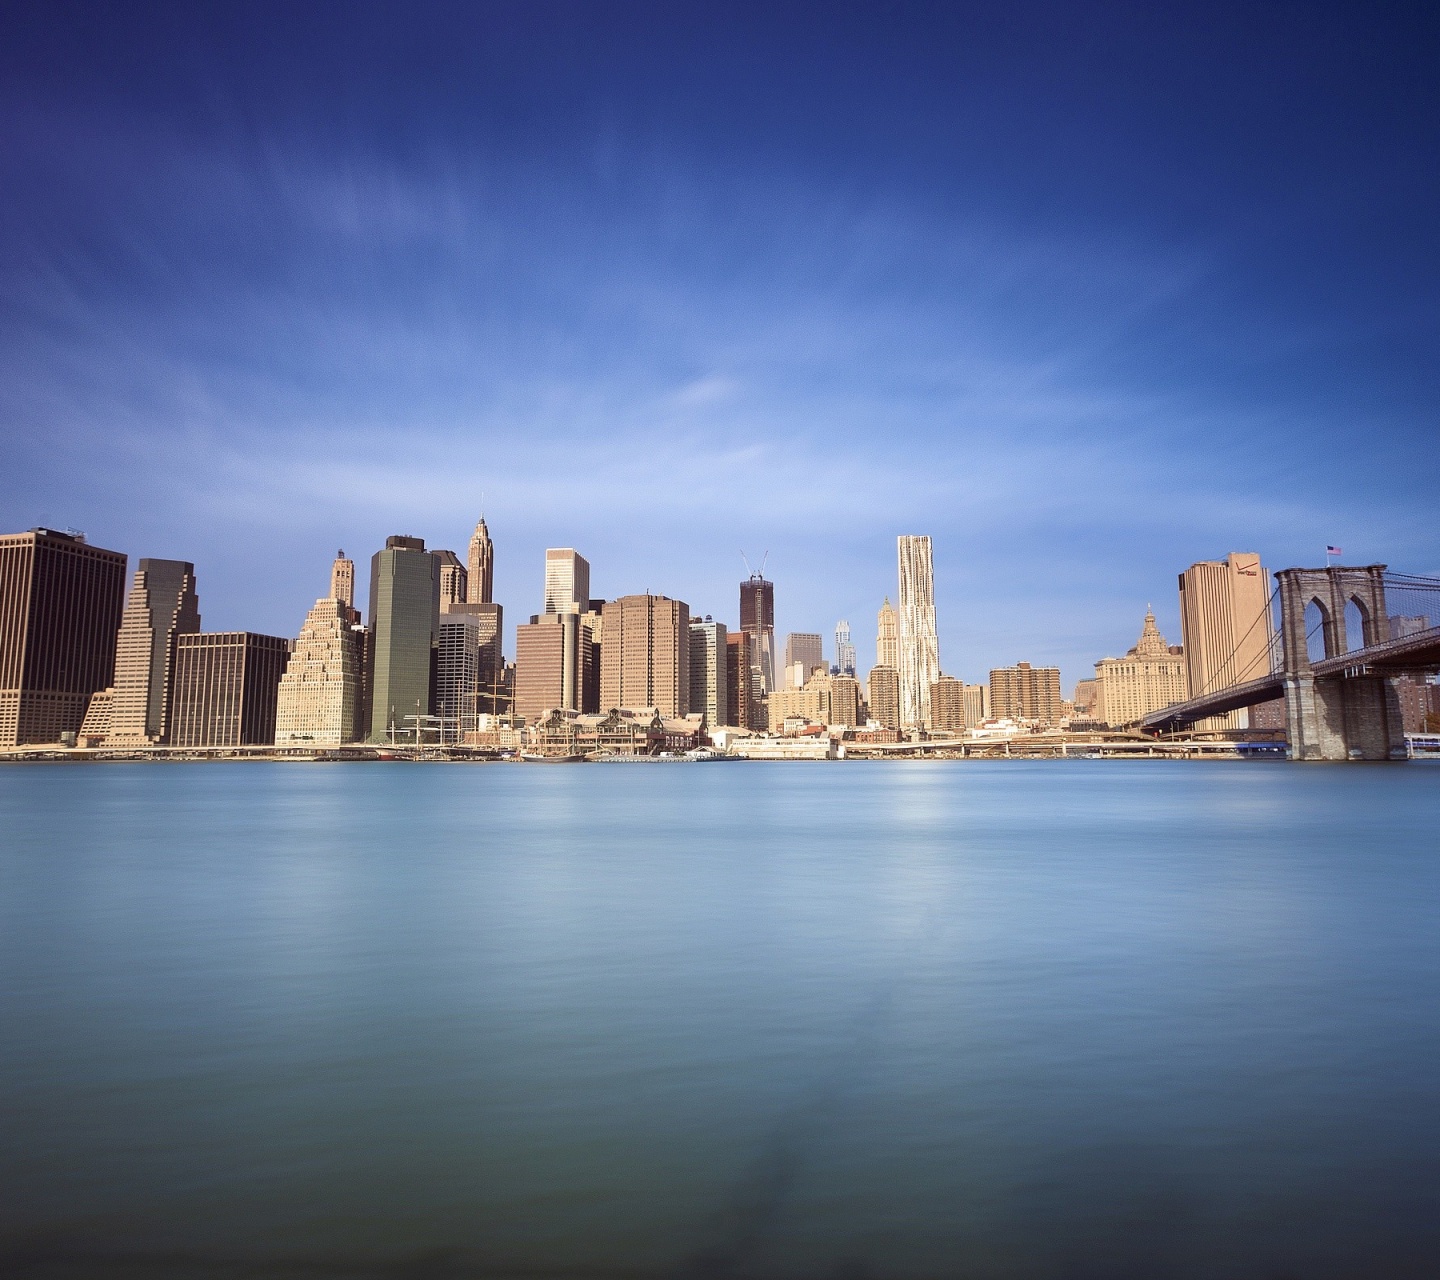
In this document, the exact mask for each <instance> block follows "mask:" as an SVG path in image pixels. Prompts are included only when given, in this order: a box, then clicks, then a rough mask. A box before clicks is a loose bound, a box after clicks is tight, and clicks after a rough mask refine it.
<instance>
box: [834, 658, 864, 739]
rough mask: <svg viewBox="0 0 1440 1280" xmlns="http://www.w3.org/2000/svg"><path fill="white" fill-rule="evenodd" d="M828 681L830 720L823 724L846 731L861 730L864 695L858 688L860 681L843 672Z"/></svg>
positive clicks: (862, 725) (862, 726)
mask: <svg viewBox="0 0 1440 1280" xmlns="http://www.w3.org/2000/svg"><path fill="white" fill-rule="evenodd" d="M829 681H830V718H829V719H828V720H827V721H826V722H825V723H826V724H829V725H837V726H840V727H842V728H846V729H863V728H864V727H865V721H864V719H862V715H863V713H864V709H865V694H864V691H863V690H862V689H861V687H860V681H858V680H857V679H855V677H854V676H852V675H846V674H844V673H843V672H842V673H840V674H838V675H832V676H830V677H829Z"/></svg>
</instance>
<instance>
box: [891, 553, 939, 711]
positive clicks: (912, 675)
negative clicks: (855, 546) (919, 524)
mask: <svg viewBox="0 0 1440 1280" xmlns="http://www.w3.org/2000/svg"><path fill="white" fill-rule="evenodd" d="M896 544H897V550H898V554H899V561H900V720H901V723H902V724H903V725H904V727H905V728H907V729H922V728H924V727H925V726H926V725H928V724H929V723H930V686H931V685H933V684H934V683H935V681H937V680H938V679H940V640H939V637H938V636H937V635H936V632H935V571H934V563H933V560H932V557H931V550H930V538H929V536H928V535H925V534H901V535H900V537H899V538H898V539H896Z"/></svg>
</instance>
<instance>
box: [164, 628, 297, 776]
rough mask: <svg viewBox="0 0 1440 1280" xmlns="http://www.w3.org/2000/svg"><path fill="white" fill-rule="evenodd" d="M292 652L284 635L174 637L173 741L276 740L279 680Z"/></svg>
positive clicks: (217, 743)
mask: <svg viewBox="0 0 1440 1280" xmlns="http://www.w3.org/2000/svg"><path fill="white" fill-rule="evenodd" d="M289 656H290V642H289V641H288V640H286V639H284V638H283V637H281V636H261V635H255V634H254V633H253V632H250V631H200V632H191V633H189V634H186V635H180V636H177V637H176V639H175V689H174V703H175V709H174V713H173V714H172V716H171V726H170V745H171V746H175V747H242V746H261V745H264V744H267V743H272V742H274V741H275V711H276V703H277V699H278V694H279V689H280V679H281V676H282V675H283V673H284V671H285V664H286V662H287V660H288V659H289Z"/></svg>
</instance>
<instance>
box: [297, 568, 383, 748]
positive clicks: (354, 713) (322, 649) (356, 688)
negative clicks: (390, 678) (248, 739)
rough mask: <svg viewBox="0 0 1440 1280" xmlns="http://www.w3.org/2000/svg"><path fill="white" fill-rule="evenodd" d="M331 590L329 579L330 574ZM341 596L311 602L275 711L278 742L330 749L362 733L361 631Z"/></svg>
mask: <svg viewBox="0 0 1440 1280" xmlns="http://www.w3.org/2000/svg"><path fill="white" fill-rule="evenodd" d="M332 589H333V578H332ZM351 614H352V610H351V609H350V608H349V606H348V605H347V604H346V602H345V601H344V600H342V599H337V598H331V599H328V600H317V601H315V607H314V608H312V609H311V610H310V612H309V613H308V614H306V615H305V624H304V626H302V627H301V628H300V635H299V638H298V639H297V640H296V641H295V647H294V648H293V649H292V650H291V652H290V657H289V661H288V662H287V663H286V666H285V674H284V675H283V676H282V677H281V678H280V689H279V694H278V697H277V702H276V710H275V741H276V743H277V744H278V745H280V746H287V745H289V746H294V745H296V744H302V743H313V744H314V745H315V746H317V747H321V746H323V747H336V746H340V745H341V744H342V743H346V742H357V741H359V740H360V739H361V738H363V737H364V736H365V729H366V725H365V722H364V720H363V719H362V718H361V716H362V708H363V699H362V692H363V681H364V672H365V629H364V628H363V627H361V626H359V625H358V624H357V623H354V622H352V621H351Z"/></svg>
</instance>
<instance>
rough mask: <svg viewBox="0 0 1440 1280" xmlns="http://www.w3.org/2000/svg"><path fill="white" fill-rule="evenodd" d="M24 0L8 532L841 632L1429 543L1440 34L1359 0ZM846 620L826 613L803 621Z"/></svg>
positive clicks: (991, 650)
mask: <svg viewBox="0 0 1440 1280" xmlns="http://www.w3.org/2000/svg"><path fill="white" fill-rule="evenodd" d="M698 8H699V7H698V6H689V5H673V6H626V5H592V4H578V3H577V4H567V5H547V4H525V5H509V6H495V7H487V6H484V5H444V6H426V5H406V6H398V5H395V6H367V5H363V4H361V5H354V4H347V5H343V6H333V7H327V6H320V5H307V6H291V5H274V6H266V5H259V4H248V5H244V6H235V7H231V8H226V7H224V6H188V5H187V6H180V5H177V6H173V7H169V8H165V7H160V8H145V7H141V6H136V5H124V6H119V5H116V6H98V5H93V6H83V7H79V8H67V7H66V6H63V5H56V4H45V5H43V6H42V5H36V6H33V7H30V8H28V9H27V8H25V7H24V6H21V7H20V8H18V9H17V8H16V7H14V6H12V7H10V8H9V9H8V10H7V14H8V15H9V20H8V28H9V30H8V33H7V36H6V39H5V40H3V41H0V524H3V525H4V527H5V528H7V529H21V528H28V527H30V526H31V525H35V524H50V525H55V526H61V527H63V526H67V525H69V526H75V527H78V528H82V529H84V530H86V531H87V533H88V534H89V536H90V537H91V538H92V540H94V541H96V542H98V543H100V544H102V545H105V546H111V547H115V548H117V549H120V550H124V551H126V552H128V553H129V554H130V555H131V556H132V557H139V556H146V555H152V556H171V557H177V558H183V559H190V560H193V561H195V563H196V566H197V574H198V578H199V587H200V597H201V608H202V613H203V615H204V619H205V624H206V626H207V628H232V627H233V628H242V627H243V628H249V629H252V630H258V631H267V632H273V633H277V634H285V635H290V634H294V633H295V632H296V631H297V630H298V628H299V625H300V621H301V619H302V618H303V616H304V612H305V610H306V608H308V606H309V604H310V603H311V602H312V600H313V599H314V597H315V596H316V595H317V594H319V593H320V592H321V591H322V590H323V589H324V585H325V583H326V581H327V573H328V563H329V559H330V557H331V556H332V555H333V553H334V550H335V548H336V547H339V546H343V547H345V549H346V550H347V551H348V552H350V553H351V554H352V555H354V556H355V558H356V559H357V561H361V562H362V564H361V567H360V576H361V578H362V580H363V579H364V578H365V576H366V574H367V572H368V564H366V563H364V562H366V561H368V557H369V555H370V553H371V552H372V551H374V550H375V549H376V548H377V547H378V546H379V545H381V543H382V542H383V539H384V537H385V535H386V534H388V533H397V532H403V533H412V534H418V535H420V536H423V537H424V538H425V539H426V540H427V542H428V543H429V544H430V545H432V546H440V547H452V548H455V549H457V550H463V546H464V543H465V541H466V539H467V538H468V536H469V532H470V529H471V528H472V526H473V524H474V521H475V517H476V515H477V514H478V512H479V510H480V506H481V501H482V494H483V502H484V509H485V513H486V516H487V518H488V520H489V523H490V527H491V530H492V533H493V535H494V537H495V540H496V547H497V557H498V564H497V573H496V596H497V598H498V599H499V600H500V601H501V602H502V603H503V604H504V605H505V607H506V611H507V621H508V622H510V624H511V625H512V626H513V624H514V622H515V621H517V620H523V618H524V616H526V615H528V614H529V613H531V612H533V611H535V610H536V609H538V608H539V607H540V598H541V584H542V561H543V550H544V548H545V547H546V546H575V547H578V548H580V549H581V550H582V551H583V552H584V553H585V554H586V555H587V556H588V557H589V559H590V560H591V563H592V565H593V587H594V590H595V591H596V593H603V594H605V595H607V596H615V595H620V594H624V593H626V592H631V591H642V590H646V589H650V590H654V591H659V592H664V593H666V594H669V595H673V596H678V597H679V598H681V599H684V600H686V601H688V602H689V604H690V605H691V607H692V610H695V611H698V612H700V613H712V614H714V615H715V616H716V617H718V618H721V619H723V620H725V621H727V622H729V623H730V624H731V625H732V626H733V625H735V624H736V623H737V622H738V618H737V617H736V612H737V605H736V593H737V584H738V582H739V579H740V578H741V577H742V576H744V568H743V565H742V563H741V560H740V551H741V550H742V549H743V550H744V551H746V552H747V553H748V554H749V555H751V557H752V558H758V556H759V555H761V554H763V553H764V552H765V551H766V550H768V551H769V565H768V576H770V577H771V578H773V580H774V581H775V583H776V613H777V626H778V629H779V630H780V631H781V632H782V633H783V632H785V631H789V630H801V631H811V630H818V631H821V632H824V633H826V634H827V636H828V634H829V632H830V631H831V630H832V629H833V626H834V623H835V620H836V619H837V618H840V617H846V618H848V619H849V621H850V623H851V626H852V630H853V631H854V633H855V637H856V643H857V647H858V649H859V652H860V657H861V662H862V664H864V665H868V664H869V662H870V661H872V660H873V648H874V614H875V611H876V609H877V608H878V606H879V604H880V601H881V599H882V597H883V596H884V595H885V594H886V593H887V592H889V593H890V594H891V595H892V596H893V594H894V590H895V535H896V534H899V533H930V534H931V535H932V536H933V538H934V540H935V557H936V565H935V568H936V578H937V611H938V615H939V624H940V635H941V662H942V666H943V667H944V668H945V669H946V670H947V671H948V672H951V673H953V674H955V675H958V676H961V677H962V678H965V679H969V680H978V679H983V678H984V677H985V673H986V672H987V670H988V669H989V668H990V667H991V666H993V665H999V664H1002V663H1010V662H1014V661H1017V660H1029V661H1032V662H1035V663H1042V662H1054V663H1059V664H1060V665H1061V666H1062V668H1063V670H1064V677H1065V681H1066V685H1067V688H1068V686H1069V684H1070V683H1071V682H1072V681H1073V680H1074V679H1076V678H1078V677H1080V676H1083V675H1086V674H1089V669H1090V664H1091V663H1093V662H1094V660H1095V659H1097V658H1099V657H1101V656H1104V655H1106V654H1112V653H1117V652H1123V650H1124V649H1125V648H1126V647H1127V646H1128V645H1130V644H1132V643H1133V642H1134V639H1135V636H1136V635H1137V634H1138V631H1139V626H1140V620H1141V616H1142V615H1143V613H1144V609H1145V606H1146V604H1147V603H1153V604H1154V606H1155V609H1156V612H1157V615H1158V616H1159V619H1160V623H1161V627H1162V629H1163V630H1165V631H1166V632H1167V634H1169V635H1170V637H1171V639H1172V641H1173V642H1178V640H1179V634H1178V633H1179V626H1178V621H1177V616H1176V615H1177V609H1176V602H1175V576H1176V574H1177V573H1178V572H1179V571H1180V570H1182V569H1184V568H1185V566H1186V565H1188V564H1189V563H1190V562H1192V561H1193V560H1196V559H1204V558H1211V557H1219V556H1223V555H1225V553H1226V552H1228V551H1231V550H1258V551H1259V552H1261V554H1262V555H1263V556H1264V558H1265V561H1266V564H1267V567H1270V568H1272V569H1274V568H1281V567H1284V566H1286V565H1292V564H1303V563H1316V562H1319V561H1320V560H1322V559H1323V549H1324V546H1325V544H1326V543H1337V544H1339V545H1341V546H1343V547H1344V548H1345V552H1346V559H1347V561H1354V562H1366V563H1368V562H1373V561H1384V562H1388V563H1390V564H1393V565H1395V566H1397V567H1400V568H1404V569H1407V570H1411V571H1419V572H1427V571H1436V570H1440V524H1437V520H1436V504H1435V490H1436V484H1435V481H1436V465H1435V442H1436V440H1437V438H1440V431H1437V421H1436V416H1437V408H1436V406H1437V392H1440V360H1437V336H1440V314H1437V299H1440V289H1437V285H1440V251H1437V227H1440V218H1437V215H1440V166H1437V158H1440V154H1437V153H1440V146H1437V142H1440V138H1437V134H1440V101H1437V99H1440V90H1437V80H1436V77H1435V75H1434V67H1435V65H1436V57H1437V54H1440V23H1437V19H1436V17H1435V16H1434V13H1433V11H1427V10H1426V9H1424V8H1421V7H1416V8H1414V9H1407V8H1405V7H1403V6H1388V7H1386V8H1385V10H1384V12H1383V13H1376V12H1373V11H1372V8H1371V7H1370V6H1358V5H1357V6H1353V7H1326V6H1317V5H1309V4H1306V5H1255V4H1249V5H1236V6H1225V5H1219V6H1217V5H1206V6H1203V7H1201V6H1197V7H1195V8H1193V9H1191V10H1188V11H1186V10H1183V9H1180V8H1176V7H1170V6H1166V7H1164V8H1165V9H1166V12H1165V13H1164V14H1159V13H1157V12H1155V9H1156V8H1158V7H1152V6H1140V5H1135V6H1108V7H1107V6H1090V5H1073V6H1050V5H1023V4H1021V5H1015V6H995V5H985V6H973V7H971V6H965V5H955V4H945V5H922V4H914V5H904V4H901V5H878V4H877V5H867V6H860V7H855V8H847V7H844V6H834V5H826V6H823V7H815V8H807V7H804V6H784V5H779V6H777V5H764V6H757V7H754V8H748V7H745V6H728V7H726V8H725V12H724V13H723V14H720V15H718V16H701V15H699V14H698V13H696V12H695V10H696V9H698ZM827 647H828V646H827Z"/></svg>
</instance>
